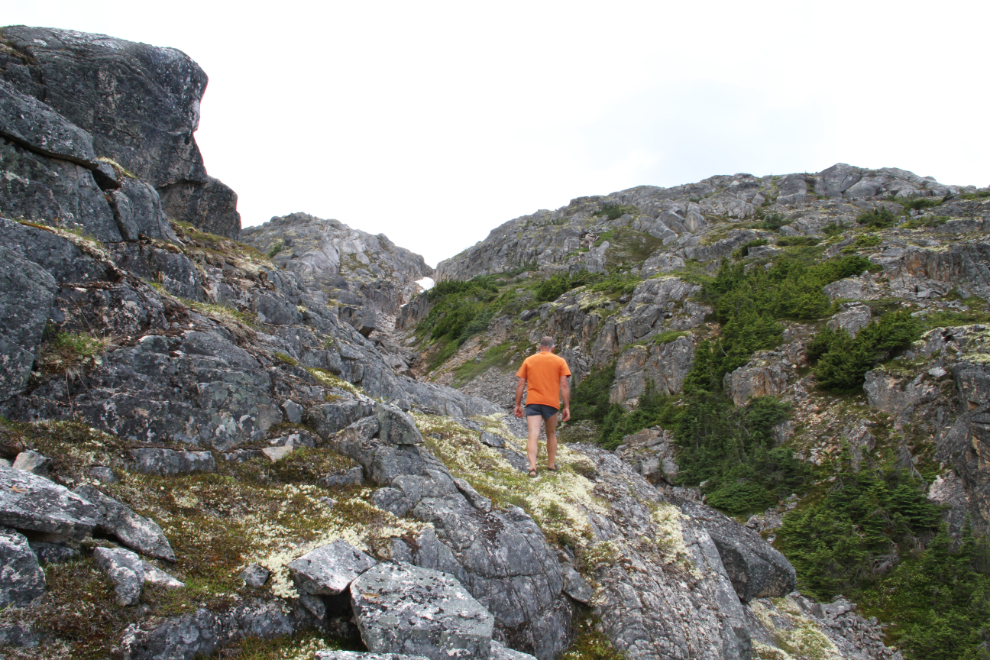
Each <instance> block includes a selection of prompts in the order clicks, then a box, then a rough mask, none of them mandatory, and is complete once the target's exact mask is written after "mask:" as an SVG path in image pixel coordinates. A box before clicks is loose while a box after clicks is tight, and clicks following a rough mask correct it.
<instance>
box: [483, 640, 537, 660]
mask: <svg viewBox="0 0 990 660" xmlns="http://www.w3.org/2000/svg"><path fill="white" fill-rule="evenodd" d="M491 660H536V656H535V655H530V654H529V653H523V652H522V651H516V650H513V649H510V648H508V647H505V646H502V645H501V644H499V643H498V642H496V641H495V640H492V655H491Z"/></svg>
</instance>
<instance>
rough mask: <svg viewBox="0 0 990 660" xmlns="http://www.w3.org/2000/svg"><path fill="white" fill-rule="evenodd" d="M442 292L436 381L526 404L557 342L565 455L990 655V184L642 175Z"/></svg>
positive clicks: (489, 247)
mask: <svg viewBox="0 0 990 660" xmlns="http://www.w3.org/2000/svg"><path fill="white" fill-rule="evenodd" d="M437 278H438V280H439V284H438V285H437V287H436V288H435V289H434V290H432V291H430V292H428V293H427V294H424V295H422V296H420V297H419V298H418V299H416V300H414V301H413V302H412V303H410V304H409V305H407V306H406V307H405V308H404V309H403V315H402V317H401V318H400V319H399V323H398V326H399V328H400V329H402V331H403V332H404V333H405V336H406V337H407V339H406V341H407V342H409V344H410V345H411V346H413V347H414V348H416V349H417V350H418V351H420V359H419V360H418V362H416V363H415V364H414V365H413V370H414V371H415V372H416V373H417V374H418V375H419V376H420V377H422V378H425V379H428V380H432V381H434V382H438V383H444V384H448V385H455V386H457V387H459V388H460V389H461V390H462V391H463V392H465V393H470V394H475V395H481V396H484V397H487V398H489V399H490V400H491V401H493V402H495V403H497V404H498V405H499V406H500V407H501V408H502V410H508V409H509V407H510V406H511V402H512V396H513V391H514V381H515V377H514V370H515V368H516V367H518V365H519V363H520V362H521V361H522V359H523V358H524V357H525V356H526V355H528V354H529V353H530V352H531V351H532V350H533V346H534V345H535V343H536V342H537V341H538V339H539V337H540V336H542V335H545V334H552V335H554V336H555V337H556V339H557V345H558V350H559V353H560V354H561V355H562V356H563V357H565V358H566V359H567V360H568V362H569V364H570V366H571V370H572V371H573V372H574V375H575V377H574V379H573V380H574V381H575V382H577V383H578V386H577V387H576V388H575V390H574V396H573V404H572V410H573V412H574V418H575V419H574V420H573V422H572V423H571V424H569V425H567V426H566V427H565V428H564V429H563V431H562V437H563V438H564V439H565V440H569V441H571V442H577V441H584V442H587V441H591V442H594V443H596V444H597V445H598V446H600V447H602V448H604V449H612V450H615V451H616V452H617V454H618V456H620V457H621V458H622V459H623V461H624V463H625V464H627V465H630V466H632V467H633V469H635V470H636V471H637V472H638V473H639V474H641V475H643V476H644V477H646V478H647V480H648V481H650V482H651V483H653V484H654V485H656V486H657V487H659V488H660V489H661V490H663V491H664V492H668V491H670V489H673V491H670V492H674V491H677V489H682V488H688V489H692V488H693V489H698V491H697V492H699V496H700V497H701V498H702V499H703V501H704V502H706V503H708V504H710V505H713V506H715V507H716V508H718V509H720V510H722V511H723V512H726V513H729V514H731V515H733V516H735V517H736V518H737V519H738V520H740V521H747V522H746V526H747V527H749V528H751V529H754V530H756V531H758V532H760V534H761V536H762V537H763V538H766V539H767V540H769V541H771V542H773V544H774V546H775V547H776V548H777V549H779V550H781V551H782V552H783V553H784V554H785V555H786V556H787V558H788V559H789V560H790V561H791V562H792V563H793V564H794V565H795V567H796V568H797V584H798V588H799V589H800V590H801V591H802V593H804V594H805V595H814V596H815V597H818V598H822V599H826V600H827V599H831V598H832V597H835V596H838V595H842V596H845V597H848V598H852V599H854V600H857V601H859V602H860V605H861V607H862V608H863V609H862V610H861V611H864V612H865V613H867V614H874V615H876V616H878V617H880V618H881V619H882V620H883V621H884V622H885V623H886V624H887V626H888V627H887V628H886V631H887V632H886V634H887V638H886V639H887V640H888V641H895V642H898V643H899V644H904V645H905V651H906V653H907V654H908V655H910V656H911V657H917V658H922V657H924V658H932V657H939V658H961V657H978V656H971V655H966V654H967V653H977V654H979V653H984V652H985V649H986V647H987V643H988V640H990V633H988V631H987V629H986V628H985V627H983V626H984V619H983V618H982V617H983V615H982V614H980V613H981V612H988V611H990V610H988V608H990V602H988V601H987V600H986V598H985V596H980V595H979V594H980V593H982V592H981V590H982V589H985V588H986V587H987V586H988V585H990V579H988V565H990V564H988V563H987V559H988V554H987V549H986V543H985V539H986V533H987V531H988V528H990V516H988V513H987V512H988V510H990V488H988V484H990V472H988V470H987V467H986V464H985V463H986V462H985V460H984V459H983V458H981V457H983V456H985V455H986V453H987V451H988V447H990V435H988V434H987V428H988V427H987V422H988V421H990V417H988V415H990V408H988V401H990V396H988V393H990V367H988V366H987V365H988V358H987V355H988V353H987V341H988V339H990V304H988V301H990V190H988V189H986V188H983V189H977V188H974V187H961V186H951V185H943V184H940V183H938V182H936V181H935V180H934V179H931V178H923V177H919V176H916V175H915V174H912V173H910V172H906V171H903V170H897V169H892V168H885V169H881V170H868V169H863V168H857V167H852V166H849V165H844V164H839V165H835V166H833V167H830V168H828V169H826V170H824V171H822V172H819V173H816V174H807V173H805V174H791V175H786V176H766V177H754V176H751V175H748V174H739V175H735V176H719V177H712V178H710V179H706V180H705V181H702V182H700V183H697V184H692V185H685V186H679V187H676V188H667V189H664V188H656V187H648V186H642V187H637V188H633V189H630V190H626V191H622V192H618V193H614V194H611V195H608V196H603V197H585V198H579V199H576V200H574V201H573V202H571V203H570V204H569V205H567V206H565V207H563V208H561V209H558V210H556V211H540V212H538V213H535V214H533V215H531V216H526V217H523V218H519V219H516V220H512V221H510V222H507V223H505V224H503V225H502V226H500V227H498V228H496V229H495V230H493V231H492V232H491V234H490V235H489V237H488V238H487V239H486V240H484V241H482V242H480V243H478V244H477V245H475V246H474V247H472V248H470V249H468V250H466V251H465V252H463V253H461V254H459V255H457V256H455V257H453V258H451V259H448V260H445V261H443V262H441V263H440V264H439V265H438V267H437ZM665 489H666V490H665ZM681 510H682V511H684V509H683V507H682V509H681ZM788 512H790V513H788ZM785 513H786V515H783V514H785ZM688 515H690V514H688ZM981 539H982V540H981ZM953 562H956V563H953ZM950 565H951V566H954V567H956V568H949V567H950ZM960 566H961V567H965V568H964V569H959V570H963V572H962V573H956V572H955V571H956V570H957V569H958V567H960ZM967 571H968V573H967ZM924 575H927V576H929V577H927V578H923V577H922V576H924ZM931 575H939V576H940V577H939V578H938V579H935V580H934V581H933V579H932V578H931V577H930V576H931ZM964 576H965V577H964ZM940 580H942V582H940ZM957 580H959V581H961V582H956V581H957ZM960 583H965V584H969V585H971V586H969V587H966V588H965V589H962V590H961V591H958V592H957V596H956V597H954V598H952V599H943V600H940V599H941V598H942V597H941V596H939V594H940V593H945V590H949V589H952V588H953V587H951V586H950V585H952V584H960ZM980 585H982V586H980ZM894 593H897V594H898V595H897V596H896V597H893V596H891V595H890V594H894ZM931 599H934V600H931ZM932 602H940V603H941V604H940V606H938V607H936V609H935V610H930V609H929V608H930V607H931V603H932ZM602 611H603V610H599V612H602ZM756 638H757V637H756V636H754V639H756ZM620 646H621V648H623V649H627V648H629V647H628V646H626V645H625V644H622V645H620ZM779 648H784V647H783V646H780V647H779ZM980 649H983V650H982V651H981V650H980ZM784 650H787V652H788V653H794V651H792V650H789V649H784ZM761 653H763V651H761ZM798 655H800V653H798ZM763 657H783V656H776V655H772V654H769V652H767V654H765V655H764V656H763Z"/></svg>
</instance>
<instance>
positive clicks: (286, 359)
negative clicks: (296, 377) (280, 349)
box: [275, 353, 299, 367]
mask: <svg viewBox="0 0 990 660" xmlns="http://www.w3.org/2000/svg"><path fill="white" fill-rule="evenodd" d="M275 359H276V360H278V361H279V362H281V363H283V364H287V365H289V366H290V367H298V366H299V360H297V359H295V358H294V357H292V356H291V355H286V354H285V353H275Z"/></svg>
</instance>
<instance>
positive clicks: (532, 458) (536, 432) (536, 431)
mask: <svg viewBox="0 0 990 660" xmlns="http://www.w3.org/2000/svg"><path fill="white" fill-rule="evenodd" d="M542 421H543V418H542V417H540V416H539V415H530V416H528V417H526V426H527V427H528V428H529V441H528V442H527V443H526V454H527V456H528V457H529V469H530V470H535V469H536V450H537V447H538V444H537V443H538V442H539V440H540V422H542ZM554 448H555V449H556V446H555V447H554Z"/></svg>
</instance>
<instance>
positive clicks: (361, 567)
mask: <svg viewBox="0 0 990 660" xmlns="http://www.w3.org/2000/svg"><path fill="white" fill-rule="evenodd" d="M377 563H378V562H376V561H375V560H374V559H372V558H371V557H369V556H368V555H367V554H365V553H363V552H361V551H360V550H356V549H355V548H354V546H352V545H351V544H350V543H348V542H347V541H345V540H343V539H337V540H336V541H334V542H333V543H330V544H327V545H324V546H320V547H319V548H317V549H316V550H313V551H312V552H308V553H306V554H305V555H303V556H302V557H300V558H299V559H296V560H295V561H293V562H292V563H290V564H289V566H288V568H289V571H290V572H291V573H292V579H293V580H294V581H295V584H296V589H298V590H299V592H300V593H302V594H309V595H313V596H335V595H337V594H339V593H341V592H343V591H344V590H345V589H347V587H348V586H349V585H350V584H351V582H353V581H354V579H355V578H357V577H358V576H359V575H361V574H362V573H363V572H365V571H367V570H368V569H369V568H371V567H373V566H375V565H376V564H377Z"/></svg>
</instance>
